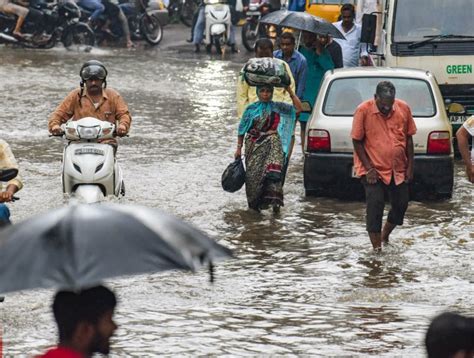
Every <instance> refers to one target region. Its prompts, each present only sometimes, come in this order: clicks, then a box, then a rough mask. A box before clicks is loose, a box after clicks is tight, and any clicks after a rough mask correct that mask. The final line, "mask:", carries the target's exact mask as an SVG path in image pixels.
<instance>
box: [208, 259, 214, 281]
mask: <svg viewBox="0 0 474 358" xmlns="http://www.w3.org/2000/svg"><path fill="white" fill-rule="evenodd" d="M209 279H210V281H211V283H214V264H213V263H212V262H209Z"/></svg>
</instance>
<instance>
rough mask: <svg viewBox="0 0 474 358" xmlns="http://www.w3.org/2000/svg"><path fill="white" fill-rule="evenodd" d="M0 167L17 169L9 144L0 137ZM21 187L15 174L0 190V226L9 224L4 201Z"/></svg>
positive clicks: (19, 180) (19, 179)
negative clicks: (4, 188) (3, 188)
mask: <svg viewBox="0 0 474 358" xmlns="http://www.w3.org/2000/svg"><path fill="white" fill-rule="evenodd" d="M0 168H15V169H18V164H17V162H16V160H15V156H14V155H13V152H12V151H11V149H10V146H9V145H8V143H7V142H5V141H4V140H2V139H0ZM21 188H23V183H22V181H21V178H20V176H18V175H17V176H16V177H15V178H13V179H12V180H10V181H9V182H8V183H7V187H6V190H4V191H1V192H0V227H2V226H4V225H8V224H10V210H9V209H8V206H6V205H5V204H4V203H7V202H10V201H13V195H14V194H15V193H16V192H17V191H18V190H20V189H21Z"/></svg>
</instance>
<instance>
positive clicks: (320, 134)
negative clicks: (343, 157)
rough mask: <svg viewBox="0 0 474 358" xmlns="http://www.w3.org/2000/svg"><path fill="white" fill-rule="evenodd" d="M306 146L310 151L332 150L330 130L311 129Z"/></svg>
mask: <svg viewBox="0 0 474 358" xmlns="http://www.w3.org/2000/svg"><path fill="white" fill-rule="evenodd" d="M306 148H307V150H308V152H330V151H331V137H330V136H329V132H328V131H325V130H322V129H310V130H309V132H308V143H307V146H306Z"/></svg>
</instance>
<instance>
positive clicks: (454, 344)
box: [425, 312, 474, 358]
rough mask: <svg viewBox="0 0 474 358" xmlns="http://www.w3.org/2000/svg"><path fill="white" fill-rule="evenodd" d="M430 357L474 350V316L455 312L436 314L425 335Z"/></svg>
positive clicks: (443, 356)
mask: <svg viewBox="0 0 474 358" xmlns="http://www.w3.org/2000/svg"><path fill="white" fill-rule="evenodd" d="M425 346H426V351H427V353H428V358H446V357H452V356H453V355H454V354H455V353H456V352H458V351H465V352H466V353H473V352H474V318H470V317H464V316H461V315H460V314H457V313H454V312H445V313H442V314H440V315H438V316H436V317H435V318H434V319H433V320H432V321H431V323H430V326H429V327H428V331H427V332H426V337H425Z"/></svg>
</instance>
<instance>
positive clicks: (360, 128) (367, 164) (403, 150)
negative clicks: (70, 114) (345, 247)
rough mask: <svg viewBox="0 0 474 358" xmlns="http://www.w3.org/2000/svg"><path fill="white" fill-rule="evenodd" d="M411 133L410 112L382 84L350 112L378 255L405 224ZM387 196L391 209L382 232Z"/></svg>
mask: <svg viewBox="0 0 474 358" xmlns="http://www.w3.org/2000/svg"><path fill="white" fill-rule="evenodd" d="M415 133H416V126H415V122H414V121H413V117H412V115H411V110H410V108H409V107H408V105H407V104H406V103H405V102H403V101H401V100H398V99H395V86H394V85H393V84H392V83H391V82H389V81H383V82H380V83H379V84H378V85H377V89H376V92H375V96H374V99H371V100H368V101H365V102H363V103H362V104H361V105H359V107H357V109H356V112H355V113H354V121H353V123H352V132H351V137H352V142H353V144H354V152H355V153H354V167H355V170H356V174H357V175H358V176H359V177H360V178H361V181H362V184H363V185H364V189H365V197H366V205H367V217H366V225H367V231H368V232H369V237H370V241H371V242H372V246H373V248H374V250H377V251H378V250H381V249H382V243H384V244H387V243H388V238H389V235H390V233H391V232H392V231H393V229H394V228H395V226H397V225H402V224H403V218H404V216H405V211H406V209H407V207H408V199H409V195H408V183H409V182H410V181H411V180H412V179H413V152H414V149H413V139H412V136H413V135H414V134H415ZM385 191H388V193H389V197H390V204H391V209H390V212H389V213H388V218H387V222H386V223H385V225H384V227H383V230H382V219H383V210H384V206H385V200H384V194H385Z"/></svg>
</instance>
